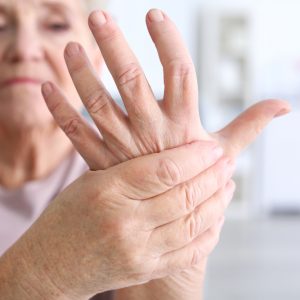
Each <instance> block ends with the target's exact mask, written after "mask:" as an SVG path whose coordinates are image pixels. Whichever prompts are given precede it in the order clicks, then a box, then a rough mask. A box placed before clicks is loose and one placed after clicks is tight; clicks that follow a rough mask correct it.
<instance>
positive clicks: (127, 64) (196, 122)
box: [43, 10, 289, 170]
mask: <svg viewBox="0 0 300 300" xmlns="http://www.w3.org/2000/svg"><path fill="white" fill-rule="evenodd" d="M100 23H101V24H100ZM89 24H90V28H91V30H92V32H93V34H94V37H95V39H96V41H97V43H98V45H99V48H100V50H101V53H102V55H103V57H104V60H105V61H106V64H107V66H108V68H109V70H110V72H111V74H112V76H113V78H114V80H115V82H116V85H117V87H118V89H119V91H120V95H121V97H122V99H123V101H124V104H125V107H126V110H127V112H128V115H126V114H125V113H124V112H123V111H122V110H121V109H120V108H119V107H118V106H117V105H116V103H115V102H114V101H113V99H112V98H111V96H110V95H109V93H108V91H107V90H106V89H105V87H104V86H103V84H102V83H101V80H100V79H99V77H98V76H97V74H96V72H95V71H94V70H93V68H92V66H91V64H90V63H89V61H88V58H87V56H86V54H85V52H84V50H83V48H82V47H81V46H80V45H79V44H77V43H70V44H69V45H68V46H67V48H66V51H65V60H66V63H67V66H68V69H69V72H70V74H71V77H72V79H73V82H74V85H75V87H76V88H77V91H78V93H79V95H80V97H81V99H82V102H83V103H84V105H85V107H86V108H87V110H88V112H89V113H90V115H91V117H92V118H93V120H94V122H95V124H96V126H97V127H98V129H99V131H100V133H101V135H102V138H101V137H100V136H99V134H97V133H95V131H94V130H93V129H91V128H90V126H89V125H88V124H87V122H86V121H85V120H84V119H83V118H82V117H81V116H80V115H79V114H78V112H76V111H75V110H74V109H73V108H72V107H71V105H70V104H69V103H68V101H67V99H66V98H65V97H64V96H63V94H62V92H61V91H60V90H59V89H58V88H57V87H55V86H54V85H53V84H50V83H48V84H45V85H44V86H43V93H44V97H45V100H46V103H47V105H48V107H49V110H50V112H51V113H52V114H53V116H54V118H55V120H56V121H57V123H58V124H59V126H60V127H61V128H62V129H63V130H64V131H65V133H66V134H67V136H68V137H69V138H70V140H71V141H72V142H73V144H74V146H75V147H76V148H77V150H78V151H79V153H80V154H81V155H82V156H83V157H84V158H85V160H86V161H87V163H88V164H89V166H90V168H91V169H92V170H99V169H105V168H107V167H109V166H112V165H115V164H117V163H119V162H122V161H125V160H128V159H130V158H133V157H137V156H140V155H143V154H147V153H155V152H159V151H162V150H164V149H169V148H173V147H176V146H178V145H182V144H185V143H190V142H192V141H195V140H212V139H214V140H217V141H218V142H219V143H220V144H221V145H222V146H223V147H224V149H225V152H226V154H227V155H230V156H232V157H236V156H237V154H238V153H239V152H240V151H241V150H242V149H243V148H244V147H246V146H247V145H248V144H249V143H250V142H252V141H253V140H254V139H255V138H256V136H257V135H258V134H259V133H260V132H261V130H262V129H263V128H264V127H265V126H266V125H267V123H268V122H269V121H270V120H272V119H273V118H274V117H276V116H278V115H281V114H284V113H287V112H288V111H289V105H288V104H287V103H286V102H283V101H275V100H268V101H264V102H260V103H258V104H256V105H254V106H253V107H251V108H249V109H248V110H247V111H245V112H244V113H243V114H242V115H240V116H239V117H238V118H237V119H236V120H234V121H233V122H232V123H231V124H229V125H227V126H226V127H225V128H224V129H222V130H221V131H219V132H216V133H212V134H209V133H207V132H206V131H205V130H204V129H203V127H202V125H201V122H200V119H199V112H198V87H197V78H196V72H195V70H194V66H193V62H192V60H191V58H190V56H189V53H188V51H187V49H186V48H185V46H184V44H183V42H182V40H181V38H180V35H179V33H178V31H177V30H176V28H175V26H174V24H173V23H172V22H171V20H170V19H169V18H168V17H167V16H166V15H165V14H164V13H162V12H161V11H159V10H152V11H150V12H149V14H148V15H147V26H148V29H149V33H150V35H151V37H152V39H153V41H154V43H155V46H156V48H157V51H158V54H159V57H160V61H161V63H162V66H163V70H164V83H165V93H164V98H163V99H162V101H160V102H158V101H156V99H155V97H154V95H153V92H152V90H151V87H150V86H149V84H148V82H147V79H146V77H145V75H144V73H143V71H142V69H141V67H140V65H139V63H138V61H137V59H136V57H135V56H134V54H133V53H132V51H131V50H130V48H129V47H128V45H127V43H126V40H125V39H124V37H123V35H122V33H121V31H120V30H119V28H118V27H117V25H116V24H115V22H114V21H113V20H112V18H111V17H110V16H109V15H108V14H107V13H103V12H94V13H93V14H91V16H90V19H89Z"/></svg>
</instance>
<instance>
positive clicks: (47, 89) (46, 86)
mask: <svg viewBox="0 0 300 300" xmlns="http://www.w3.org/2000/svg"><path fill="white" fill-rule="evenodd" d="M52 92H53V86H52V84H51V83H50V82H45V83H43V84H42V93H43V95H44V96H45V97H47V96H49V95H50V94H51V93H52Z"/></svg>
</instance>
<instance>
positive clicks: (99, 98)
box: [85, 89, 109, 114]
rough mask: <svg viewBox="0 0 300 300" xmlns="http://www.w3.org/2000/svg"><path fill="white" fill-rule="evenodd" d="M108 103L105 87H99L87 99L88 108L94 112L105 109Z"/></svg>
mask: <svg viewBox="0 0 300 300" xmlns="http://www.w3.org/2000/svg"><path fill="white" fill-rule="evenodd" d="M108 104H109V101H108V99H107V95H106V93H105V91H104V90H103V89H97V90H96V91H94V92H93V93H91V94H90V95H89V96H88V97H87V99H86V101H85V106H86V108H87V110H88V111H89V112H91V113H93V114H96V113H99V112H100V111H104V110H105V108H106V107H107V106H108Z"/></svg>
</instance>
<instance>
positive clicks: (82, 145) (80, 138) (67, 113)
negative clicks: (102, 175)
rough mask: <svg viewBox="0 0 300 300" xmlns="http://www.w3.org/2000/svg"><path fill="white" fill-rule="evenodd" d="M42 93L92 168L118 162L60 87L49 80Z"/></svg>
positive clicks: (60, 125) (97, 168)
mask: <svg viewBox="0 0 300 300" xmlns="http://www.w3.org/2000/svg"><path fill="white" fill-rule="evenodd" d="M42 94H43V96H44V99H45V102H46V104H47V106H48V109H49V111H50V113H51V114H52V116H53V118H54V119H55V121H56V123H57V125H58V126H59V127H60V128H61V129H62V130H63V131H64V133H65V134H66V135H67V137H68V138H69V139H70V141H71V142H72V143H73V145H74V147H75V148H76V150H77V151H78V152H79V154H80V155H81V156H82V157H83V158H84V160H85V161H86V162H87V164H88V165H89V167H90V169H92V170H99V169H105V168H107V167H108V166H110V165H113V164H114V163H116V162H115V158H114V157H112V156H111V154H110V152H109V151H108V150H107V148H106V146H105V144H104V143H103V142H102V140H101V138H100V137H99V135H98V134H97V133H96V132H95V131H94V130H93V129H92V128H91V127H90V126H89V124H88V123H87V121H85V120H84V118H83V117H82V116H81V115H80V114H79V113H78V112H77V111H76V110H75V109H74V108H73V107H72V106H71V105H70V103H69V102H68V101H67V99H66V98H65V96H64V95H63V94H62V92H61V91H60V90H59V89H58V87H56V86H55V85H54V84H52V83H50V82H47V83H45V84H43V85H42Z"/></svg>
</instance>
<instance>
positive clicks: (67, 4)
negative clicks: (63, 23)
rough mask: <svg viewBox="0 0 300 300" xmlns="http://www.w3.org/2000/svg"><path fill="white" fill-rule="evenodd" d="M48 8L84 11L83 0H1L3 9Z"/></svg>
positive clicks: (0, 6)
mask: <svg viewBox="0 0 300 300" xmlns="http://www.w3.org/2000/svg"><path fill="white" fill-rule="evenodd" d="M17 8H22V9H37V8H48V9H55V10H66V11H73V12H75V11H82V9H83V5H82V0H25V1H24V0H0V9H1V10H13V9H17Z"/></svg>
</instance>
